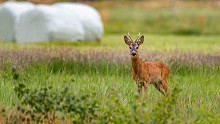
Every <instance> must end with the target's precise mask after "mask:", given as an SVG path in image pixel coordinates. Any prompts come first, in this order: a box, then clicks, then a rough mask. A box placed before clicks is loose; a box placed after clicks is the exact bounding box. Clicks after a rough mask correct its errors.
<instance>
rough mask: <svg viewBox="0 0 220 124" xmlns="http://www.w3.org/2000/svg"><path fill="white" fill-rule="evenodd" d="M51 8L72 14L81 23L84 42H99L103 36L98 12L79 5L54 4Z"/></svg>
mask: <svg viewBox="0 0 220 124" xmlns="http://www.w3.org/2000/svg"><path fill="white" fill-rule="evenodd" d="M53 6H55V7H57V8H60V9H62V10H66V12H68V13H70V14H74V15H76V16H77V18H78V19H79V20H80V21H81V23H82V25H83V28H84V31H85V37H84V40H86V41H99V40H100V39H101V38H102V36H103V32H104V29H103V23H102V20H101V16H100V15H99V13H98V11H97V10H95V9H94V8H92V7H90V6H88V5H85V4H80V3H56V4H53Z"/></svg>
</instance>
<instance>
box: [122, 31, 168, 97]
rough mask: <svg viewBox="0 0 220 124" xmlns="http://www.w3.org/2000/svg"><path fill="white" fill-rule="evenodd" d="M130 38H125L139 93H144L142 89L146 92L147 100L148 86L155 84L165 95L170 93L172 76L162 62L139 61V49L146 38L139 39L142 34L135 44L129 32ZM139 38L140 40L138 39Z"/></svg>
mask: <svg viewBox="0 0 220 124" xmlns="http://www.w3.org/2000/svg"><path fill="white" fill-rule="evenodd" d="M128 36H129V37H130V39H129V38H128V37H127V36H124V40H125V43H126V44H127V45H128V46H129V48H130V55H131V62H132V70H133V72H132V75H133V78H134V80H135V82H136V84H137V86H138V93H139V94H141V93H142V87H144V90H145V97H146V98H147V89H148V84H149V83H150V84H153V85H154V87H155V88H156V89H157V90H159V91H160V92H161V93H162V94H163V95H166V92H167V91H168V77H169V74H170V71H169V68H168V67H167V65H165V64H164V63H162V62H142V61H140V59H139V54H138V48H139V46H140V45H141V44H142V43H143V42H144V36H143V35H142V36H141V38H139V36H140V33H139V35H138V37H137V39H136V40H135V42H133V40H132V38H131V36H130V34H129V32H128ZM138 38H139V39H138Z"/></svg>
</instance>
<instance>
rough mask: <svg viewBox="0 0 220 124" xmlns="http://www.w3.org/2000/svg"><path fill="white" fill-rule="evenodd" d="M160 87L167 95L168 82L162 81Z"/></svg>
mask: <svg viewBox="0 0 220 124" xmlns="http://www.w3.org/2000/svg"><path fill="white" fill-rule="evenodd" d="M162 86H163V89H164V90H165V92H166V93H167V92H168V91H169V90H168V80H162Z"/></svg>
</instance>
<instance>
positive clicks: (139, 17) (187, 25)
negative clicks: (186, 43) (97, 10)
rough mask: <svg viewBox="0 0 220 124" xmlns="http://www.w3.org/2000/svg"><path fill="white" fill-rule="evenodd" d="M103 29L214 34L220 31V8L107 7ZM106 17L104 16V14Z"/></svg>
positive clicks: (110, 31)
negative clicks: (219, 22)
mask: <svg viewBox="0 0 220 124" xmlns="http://www.w3.org/2000/svg"><path fill="white" fill-rule="evenodd" d="M107 11H108V16H107V17H106V19H105V18H104V22H105V23H106V25H105V31H106V33H108V34H109V33H110V34H118V33H122V32H127V31H130V32H135V33H138V32H145V33H150V34H181V35H204V34H205V35H213V34H220V26H219V25H218V21H219V20H220V10H219V8H204V7H203V8H199V7H195V8H183V7H171V8H159V9H150V8H144V7H139V8H137V7H135V6H130V7H127V8H126V7H124V8H123V7H118V8H116V9H107ZM104 17H105V16H104Z"/></svg>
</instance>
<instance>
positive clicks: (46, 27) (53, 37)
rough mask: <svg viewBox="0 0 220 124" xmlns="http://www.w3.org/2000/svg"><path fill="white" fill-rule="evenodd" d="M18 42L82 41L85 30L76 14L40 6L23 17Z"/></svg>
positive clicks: (18, 26) (18, 25)
mask: <svg viewBox="0 0 220 124" xmlns="http://www.w3.org/2000/svg"><path fill="white" fill-rule="evenodd" d="M16 39H17V42H19V43H22V42H44V41H82V40H84V29H83V26H82V24H81V23H80V21H79V20H78V18H77V17H76V16H75V15H74V14H70V13H67V12H66V11H64V10H61V9H58V8H56V7H53V6H47V5H38V6H36V7H35V8H33V9H32V10H30V11H28V12H26V13H24V14H22V15H21V19H20V21H19V22H18V23H17V25H16Z"/></svg>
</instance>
